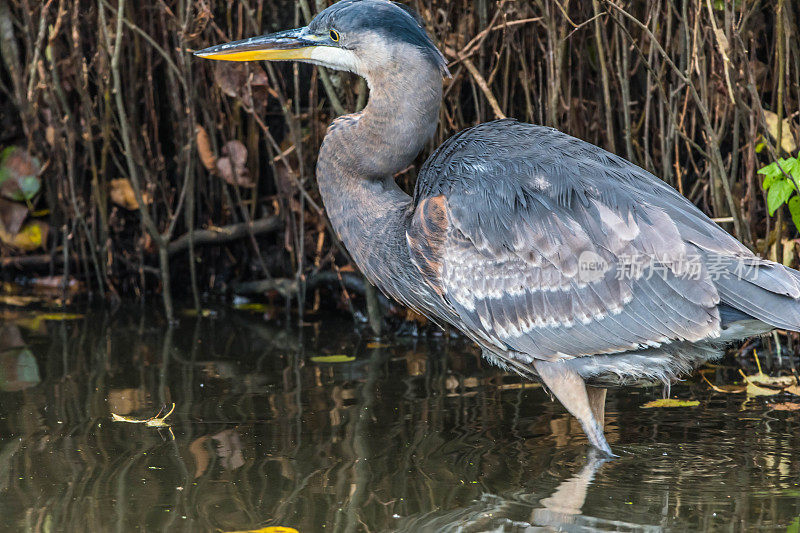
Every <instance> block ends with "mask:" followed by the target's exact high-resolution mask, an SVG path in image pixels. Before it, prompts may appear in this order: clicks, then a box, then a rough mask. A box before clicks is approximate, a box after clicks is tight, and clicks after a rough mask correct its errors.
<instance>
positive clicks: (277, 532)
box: [224, 526, 300, 533]
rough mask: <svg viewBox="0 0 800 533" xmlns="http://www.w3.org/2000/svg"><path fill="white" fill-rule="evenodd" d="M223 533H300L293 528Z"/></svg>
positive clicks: (267, 528) (226, 532) (274, 527)
mask: <svg viewBox="0 0 800 533" xmlns="http://www.w3.org/2000/svg"><path fill="white" fill-rule="evenodd" d="M224 533H300V532H299V531H297V530H296V529H295V528H293V527H286V526H269V527H262V528H261V529H242V530H240V531H225V532H224Z"/></svg>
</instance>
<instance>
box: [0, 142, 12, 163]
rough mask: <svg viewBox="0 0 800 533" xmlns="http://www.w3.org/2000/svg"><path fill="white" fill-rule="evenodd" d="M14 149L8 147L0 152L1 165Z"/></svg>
mask: <svg viewBox="0 0 800 533" xmlns="http://www.w3.org/2000/svg"><path fill="white" fill-rule="evenodd" d="M14 150H16V148H15V147H14V146H8V147H6V148H4V149H3V151H2V152H0V164H2V163H3V162H4V161H5V160H6V158H7V157H8V156H10V155H11V154H12V153H13V152H14Z"/></svg>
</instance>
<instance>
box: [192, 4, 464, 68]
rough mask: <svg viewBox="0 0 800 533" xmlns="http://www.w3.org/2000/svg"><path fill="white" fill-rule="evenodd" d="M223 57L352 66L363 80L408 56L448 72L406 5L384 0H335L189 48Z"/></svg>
mask: <svg viewBox="0 0 800 533" xmlns="http://www.w3.org/2000/svg"><path fill="white" fill-rule="evenodd" d="M195 55H196V56H199V57H203V58H206V59H217V60H223V61H253V60H268V61H285V60H294V61H302V62H305V63H312V64H315V65H322V66H325V67H329V68H333V69H338V70H347V71H350V72H354V73H356V74H358V75H360V76H362V77H365V78H367V79H368V80H369V79H371V78H373V77H374V76H375V75H377V74H379V73H380V72H381V71H384V70H387V69H392V68H402V67H403V65H406V64H409V63H411V62H419V61H423V62H428V63H430V64H431V65H432V66H434V67H436V68H438V69H439V70H440V71H441V72H442V74H444V75H449V72H448V71H447V65H446V62H445V60H444V57H443V56H442V54H441V52H439V50H438V49H437V48H436V46H435V45H434V44H433V41H432V40H431V38H430V36H429V35H428V34H427V32H426V31H425V29H424V28H423V27H422V25H421V23H420V21H419V19H418V18H417V17H416V15H415V13H414V12H413V11H411V10H410V9H409V8H407V7H405V6H403V5H402V4H398V3H396V2H392V1H389V0H341V1H340V2H337V3H335V4H333V5H332V6H330V7H329V8H327V9H325V10H324V11H322V12H321V13H319V14H318V15H317V16H316V17H314V19H313V20H312V21H311V23H310V24H309V25H308V26H306V27H304V28H298V29H295V30H288V31H282V32H278V33H271V34H268V35H262V36H259V37H252V38H250V39H244V40H241V41H234V42H231V43H227V44H221V45H217V46H212V47H211V48H206V49H205V50H200V51H198V52H195Z"/></svg>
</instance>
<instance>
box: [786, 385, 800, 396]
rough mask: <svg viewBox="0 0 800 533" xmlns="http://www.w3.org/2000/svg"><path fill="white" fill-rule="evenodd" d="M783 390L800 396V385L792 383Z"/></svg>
mask: <svg viewBox="0 0 800 533" xmlns="http://www.w3.org/2000/svg"><path fill="white" fill-rule="evenodd" d="M783 392H788V393H789V394H794V395H795V396H800V385H791V386H789V387H786V388H785V389H783Z"/></svg>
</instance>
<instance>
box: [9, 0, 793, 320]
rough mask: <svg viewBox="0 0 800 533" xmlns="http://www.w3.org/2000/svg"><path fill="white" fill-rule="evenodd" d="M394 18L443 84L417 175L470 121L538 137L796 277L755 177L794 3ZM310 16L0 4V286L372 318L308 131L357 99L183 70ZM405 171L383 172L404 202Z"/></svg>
mask: <svg viewBox="0 0 800 533" xmlns="http://www.w3.org/2000/svg"><path fill="white" fill-rule="evenodd" d="M407 3H409V4H411V5H412V6H413V7H415V8H416V9H417V10H418V11H419V12H420V14H421V15H422V18H423V19H424V21H425V24H426V26H427V28H428V30H429V31H430V33H431V34H432V35H433V37H434V40H435V42H436V43H437V44H438V45H439V47H440V48H441V49H442V50H443V51H444V53H445V55H446V57H447V58H448V60H449V61H450V70H451V71H452V73H453V78H452V79H450V80H445V81H444V84H445V103H444V106H443V107H442V112H441V117H440V128H439V130H438V132H437V135H436V138H435V139H434V140H433V141H432V142H431V143H430V145H429V147H428V149H427V150H426V152H425V153H423V154H421V155H420V158H419V159H418V161H417V163H418V164H419V163H421V162H422V161H424V158H425V157H427V155H428V153H429V152H430V150H431V149H433V148H434V147H435V146H437V145H438V144H440V143H441V142H442V141H443V140H444V139H445V138H447V137H448V136H450V135H451V134H453V133H454V132H456V131H458V130H460V129H463V128H466V127H469V126H471V125H474V124H476V123H479V122H482V121H487V120H491V119H494V118H497V117H503V116H509V117H516V118H519V119H521V120H525V121H529V122H535V123H540V124H548V125H552V126H555V127H557V128H559V129H561V130H563V131H566V132H568V133H570V134H572V135H574V136H577V137H579V138H582V139H585V140H587V141H590V142H593V143H596V144H598V145H600V146H602V147H604V148H607V149H609V150H611V151H612V152H615V153H618V154H620V155H622V156H624V157H626V158H628V159H630V160H631V161H633V162H634V163H636V164H638V165H640V166H642V167H644V168H646V169H648V170H650V171H651V172H653V173H655V174H656V175H658V176H660V177H661V178H663V179H664V180H665V181H667V182H669V183H670V184H672V185H673V186H675V187H676V188H677V189H678V190H680V191H681V192H682V193H683V194H684V195H686V196H687V197H688V198H689V199H690V200H691V201H692V202H694V203H696V204H697V205H698V206H700V207H701V208H702V209H703V210H704V211H705V212H707V213H709V214H710V215H711V216H712V217H715V218H716V219H718V220H719V221H720V222H721V223H722V224H723V225H724V227H725V228H726V229H728V230H729V231H730V232H731V233H733V234H735V235H736V236H737V237H738V238H740V239H741V240H742V241H743V242H745V243H746V244H747V245H748V246H750V247H752V248H753V249H754V250H757V251H758V252H759V253H761V254H764V255H767V256H771V257H773V258H775V259H778V260H783V261H786V262H792V261H795V260H794V249H795V241H794V238H795V237H796V230H795V228H794V226H793V225H791V221H790V217H789V215H788V212H787V213H786V214H785V215H784V213H783V212H782V210H778V211H777V213H776V216H775V217H769V216H768V214H767V212H766V195H765V193H764V191H763V188H762V184H761V176H759V175H758V174H757V170H758V169H759V168H761V167H763V166H765V165H767V164H769V163H771V162H772V161H774V159H775V158H777V157H779V156H780V155H796V150H797V145H796V139H797V138H798V123H799V122H800V116H798V108H799V107H800V49H798V30H799V29H800V5H799V4H800V3H798V2H797V1H796V0H770V1H758V0H735V1H728V0H674V1H664V0H652V1H623V0H591V1H590V0H580V1H578V0H525V1H522V0H516V1H515V0H500V1H489V0H410V1H409V2H407ZM328 4H329V2H328V1H326V0H316V1H314V0H310V1H309V0H297V1H294V0H241V1H235V2H234V1H227V2H222V1H219V2H214V1H212V0H161V1H157V0H151V1H136V2H132V1H126V0H79V1H70V0H46V1H41V0H39V1H37V0H5V1H3V2H0V49H1V50H2V63H1V64H0V91H2V93H3V96H2V100H1V103H0V149H6V150H5V159H4V163H3V164H4V165H5V168H6V170H5V174H0V193H2V196H3V198H2V199H0V221H2V227H0V230H1V231H0V238H1V239H0V240H2V244H0V250H2V257H0V265H1V267H2V276H3V277H4V279H5V280H7V281H8V280H17V281H25V282H26V283H32V284H34V285H36V284H41V285H45V286H51V287H55V288H56V290H58V291H61V292H63V294H62V297H69V294H71V293H76V292H80V293H88V294H91V295H95V296H101V295H102V296H104V297H107V298H116V297H119V296H126V295H136V296H138V297H144V296H145V295H148V294H156V293H159V294H161V295H163V296H164V303H165V306H166V309H167V314H168V316H172V315H173V310H172V303H171V299H170V298H169V296H170V295H171V294H174V295H180V294H186V295H190V294H191V295H193V297H194V302H195V305H196V306H199V305H200V302H201V300H202V299H203V297H204V295H207V294H215V293H220V292H230V291H234V292H238V293H253V292H256V293H262V294H264V293H265V294H268V295H275V296H277V295H280V296H283V297H286V298H287V299H290V298H291V299H296V301H297V302H298V303H302V304H304V305H306V306H308V308H311V309H317V308H319V307H320V306H321V305H322V306H324V305H326V302H330V301H333V302H335V303H336V304H337V305H340V306H341V307H344V308H348V307H349V308H350V309H351V310H352V309H354V308H356V307H359V306H362V305H363V304H361V302H362V300H361V298H362V297H364V296H366V300H368V301H372V302H373V305H372V306H370V307H371V309H372V310H373V314H374V311H375V310H376V309H377V304H375V303H374V302H375V301H376V299H375V298H370V294H371V291H370V290H369V288H368V287H366V286H365V284H364V282H363V279H362V278H361V277H360V276H359V275H358V274H357V273H356V272H355V271H354V269H353V267H352V266H351V265H350V264H349V260H348V258H347V256H346V254H345V253H344V251H343V250H342V249H341V246H340V245H338V243H337V242H335V236H334V235H333V234H332V233H331V232H330V231H329V229H328V226H327V222H326V219H325V217H324V212H323V210H322V208H321V204H320V201H319V196H318V193H317V190H316V184H315V180H314V167H315V159H316V154H317V149H318V147H319V144H320V143H321V140H322V137H323V136H324V133H325V129H326V127H327V125H328V124H329V123H330V121H331V120H332V119H333V118H334V117H335V116H336V115H337V114H342V113H347V112H352V111H354V110H357V109H358V108H359V107H362V106H363V105H364V104H365V101H366V97H367V94H366V90H365V86H364V84H363V82H361V81H360V80H359V79H358V78H355V77H353V76H351V75H349V74H341V73H337V72H326V71H323V70H320V69H317V68H314V67H311V66H307V65H292V64H289V63H280V64H256V63H253V64H232V63H222V62H207V61H200V60H197V59H195V58H194V57H192V56H191V55H190V54H189V53H187V51H189V50H194V49H200V48H203V47H206V46H209V45H212V44H216V43H220V42H223V41H228V40H234V39H240V38H244V37H248V36H252V35H256V34H261V33H265V32H271V31H276V30H280V29H285V28H289V27H296V26H301V25H304V24H305V23H306V22H307V21H308V20H310V18H311V17H312V16H313V15H314V14H315V13H317V12H318V11H320V10H321V9H324V8H325V7H327V5H328ZM9 147H15V148H10V149H9ZM786 152H789V154H786ZM416 168H418V165H417V166H415V167H411V168H409V169H407V170H406V171H405V172H403V173H402V174H401V175H400V176H398V180H399V182H400V183H401V185H402V186H404V187H405V188H406V189H407V190H410V188H411V187H412V185H413V182H414V179H415V171H416ZM784 209H785V208H784ZM786 221H789V223H786ZM321 291H323V292H322V294H323V296H324V295H325V294H331V293H332V294H335V295H336V298H325V297H321V296H320V294H321ZM324 291H329V292H324ZM301 307H302V305H301Z"/></svg>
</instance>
